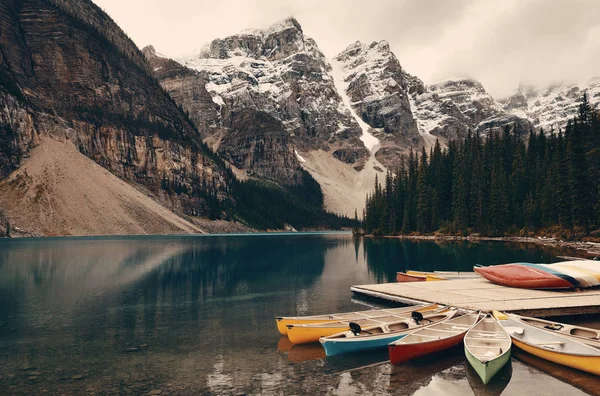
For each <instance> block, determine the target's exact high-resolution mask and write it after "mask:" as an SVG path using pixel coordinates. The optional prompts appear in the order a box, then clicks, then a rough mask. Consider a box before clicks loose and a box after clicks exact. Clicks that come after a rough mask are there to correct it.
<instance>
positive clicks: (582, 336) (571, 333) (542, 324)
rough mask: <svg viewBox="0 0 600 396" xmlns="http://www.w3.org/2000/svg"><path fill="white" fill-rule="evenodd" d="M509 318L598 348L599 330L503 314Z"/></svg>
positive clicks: (599, 346) (599, 342)
mask: <svg viewBox="0 0 600 396" xmlns="http://www.w3.org/2000/svg"><path fill="white" fill-rule="evenodd" d="M505 315H508V316H509V317H510V318H511V319H513V320H515V321H518V322H522V323H525V324H528V325H530V326H535V327H537V328H540V329H544V330H547V331H551V332H554V333H557V334H560V335H564V336H568V337H574V338H576V339H578V340H579V341H580V342H583V343H584V344H587V345H591V346H593V347H596V348H600V330H598V329H592V328H589V327H583V326H575V325H570V324H566V323H559V322H552V321H550V320H545V319H538V318H530V317H528V316H521V315H516V314H505Z"/></svg>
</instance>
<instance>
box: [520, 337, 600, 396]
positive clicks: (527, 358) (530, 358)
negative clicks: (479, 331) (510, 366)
mask: <svg viewBox="0 0 600 396" xmlns="http://www.w3.org/2000/svg"><path fill="white" fill-rule="evenodd" d="M513 356H514V358H515V359H517V360H519V361H521V362H523V363H525V364H526V365H528V366H531V367H534V368H536V369H538V370H540V371H543V372H545V373H547V374H549V375H551V376H552V377H554V378H558V379H559V380H561V381H563V382H566V383H568V384H571V385H573V386H575V387H577V388H579V389H581V390H583V391H585V392H588V393H589V394H591V395H593V394H597V393H598V390H599V389H600V377H598V376H595V375H593V374H588V373H584V372H583V371H579V370H575V369H572V368H569V367H565V366H561V365H560V364H556V363H552V362H549V361H547V360H545V359H542V358H539V357H537V356H534V355H531V354H529V353H527V352H524V351H522V350H520V349H519V348H514V349H513Z"/></svg>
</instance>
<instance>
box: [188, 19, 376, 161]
mask: <svg viewBox="0 0 600 396" xmlns="http://www.w3.org/2000/svg"><path fill="white" fill-rule="evenodd" d="M179 62H180V63H181V64H182V65H184V66H186V67H187V68H190V69H192V70H195V71H197V72H199V73H200V75H201V76H202V77H203V78H204V79H205V80H206V89H207V90H208V92H209V93H210V95H211V96H212V100H213V101H214V103H215V104H217V105H218V106H219V111H220V113H221V117H222V119H223V123H224V124H223V125H225V126H227V125H228V119H229V118H230V113H231V112H232V111H235V110H236V109H241V108H245V109H254V110H257V111H263V112H266V113H267V114H269V115H270V116H272V117H274V118H276V119H278V120H280V121H281V122H282V123H283V125H284V127H285V129H286V130H287V132H288V133H289V134H290V135H291V136H292V137H294V138H295V144H296V145H297V146H298V149H299V150H301V151H309V150H315V149H326V150H331V151H332V153H333V155H334V156H335V157H336V158H338V159H339V160H341V161H344V162H346V163H349V164H352V165H354V166H356V167H357V168H360V167H362V166H363V165H364V162H365V160H366V158H367V157H368V151H367V150H366V149H365V147H364V145H362V144H361V142H360V140H359V137H360V136H361V134H362V132H361V128H360V127H359V125H358V124H357V122H356V121H355V120H354V118H353V117H352V115H351V114H350V112H349V111H348V109H347V108H346V107H345V106H344V105H343V103H342V100H341V98H340V95H339V94H338V92H337V90H336V87H335V84H334V82H333V79H332V78H331V76H330V74H329V72H330V70H331V66H330V65H329V63H328V62H327V60H326V58H325V56H324V55H323V53H322V52H321V51H320V50H319V48H318V46H317V44H316V43H315V41H314V40H313V39H311V38H310V37H307V36H306V35H304V33H303V31H302V27H301V26H300V24H299V23H298V22H297V21H296V20H295V19H294V18H289V19H286V20H284V21H281V22H278V23H276V24H274V25H273V26H271V27H269V28H268V29H265V30H245V31H243V32H242V33H240V34H237V35H234V36H230V37H226V38H223V39H215V40H213V41H212V42H211V43H209V44H207V45H206V46H205V47H204V48H202V49H201V50H200V51H199V53H197V54H195V55H192V56H188V57H184V58H182V59H179Z"/></svg>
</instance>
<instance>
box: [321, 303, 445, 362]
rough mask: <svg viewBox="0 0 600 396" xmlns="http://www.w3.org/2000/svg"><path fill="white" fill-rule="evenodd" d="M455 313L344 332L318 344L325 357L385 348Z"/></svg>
mask: <svg viewBox="0 0 600 396" xmlns="http://www.w3.org/2000/svg"><path fill="white" fill-rule="evenodd" d="M456 313H457V311H456V310H455V309H449V310H447V311H445V312H440V313H432V314H429V315H423V317H424V320H423V321H422V322H420V323H419V322H417V321H415V320H414V319H413V318H406V319H404V320H402V321H399V322H393V323H386V324H381V325H378V326H371V327H367V328H365V329H360V330H361V331H360V333H358V331H357V332H356V333H355V332H353V331H344V332H341V333H338V334H334V335H332V336H329V337H321V338H320V339H319V342H320V343H321V345H323V348H324V349H325V353H326V354H327V356H334V355H340V354H343V353H352V352H359V351H365V350H370V349H378V348H386V347H387V345H388V344H389V343H390V342H393V341H396V340H398V339H400V338H402V337H405V336H406V335H407V334H409V333H410V332H411V331H414V330H416V329H419V328H424V327H428V326H432V325H435V323H439V322H442V321H444V320H446V319H449V318H452V317H453V316H454V315H456Z"/></svg>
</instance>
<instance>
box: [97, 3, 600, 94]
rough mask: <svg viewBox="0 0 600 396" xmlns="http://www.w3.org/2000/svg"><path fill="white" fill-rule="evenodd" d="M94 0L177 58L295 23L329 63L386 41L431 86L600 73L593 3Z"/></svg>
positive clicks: (599, 17)
mask: <svg viewBox="0 0 600 396" xmlns="http://www.w3.org/2000/svg"><path fill="white" fill-rule="evenodd" d="M95 1H96V3H97V4H98V5H99V6H100V7H102V8H103V9H104V10H105V11H107V12H108V13H109V14H110V15H111V16H112V17H113V18H114V19H115V20H116V21H117V23H119V25H120V26H121V27H122V28H123V29H124V30H125V31H126V32H127V33H128V34H129V35H130V36H131V37H132V38H133V40H134V41H135V42H136V43H137V44H138V45H139V46H140V47H142V46H144V45H147V44H153V45H154V46H155V47H156V49H157V50H158V51H159V52H162V53H164V54H166V55H168V56H171V57H176V56H179V55H182V54H186V53H191V52H193V51H194V49H197V48H199V47H201V46H202V45H203V44H204V43H206V42H209V41H211V40H212V39H214V38H217V37H223V36H226V35H231V34H235V33H237V32H238V31H240V30H243V29H245V28H261V27H267V26H268V25H270V24H271V23H273V22H275V21H277V20H280V19H283V18H285V17H288V16H292V15H293V16H295V17H296V18H297V19H298V21H299V22H300V23H301V24H302V26H303V28H304V31H305V33H306V34H307V35H309V36H311V37H313V38H314V39H315V40H316V41H317V43H318V44H319V46H320V48H321V49H322V50H323V52H325V54H326V55H327V56H330V57H331V56H334V55H335V54H336V53H338V52H340V51H341V50H343V49H344V48H345V47H346V46H347V45H349V44H350V43H353V42H354V41H356V40H361V41H365V42H370V41H374V40H382V39H385V40H387V41H389V42H390V45H391V47H392V49H393V50H394V52H395V54H396V56H397V57H398V58H399V60H400V62H401V63H402V65H403V66H404V68H405V69H407V70H408V71H409V72H410V73H412V74H415V75H417V76H418V77H420V78H421V79H423V80H424V81H425V82H426V83H433V82H435V81H439V80H443V79H447V78H453V77H466V76H468V77H473V78H476V79H478V80H480V81H481V82H482V83H483V84H484V86H485V87H486V88H487V89H488V91H489V92H490V93H492V94H493V95H495V96H504V95H507V94H509V93H510V92H512V90H513V89H514V88H515V87H516V86H517V85H518V84H519V83H533V84H537V85H545V84H550V83H554V82H559V81H576V82H585V81H586V80H587V79H589V78H591V77H593V76H597V75H600V2H599V1H597V0H502V1H485V0H452V1H451V0H447V1H441V0H369V1H365V0H329V1H328V0H304V1H301V2H300V1H296V0H248V1H243V0H221V1H205V0H200V1H199V0H171V1H166V0H127V1H126V2H124V1H122V0H95Z"/></svg>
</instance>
